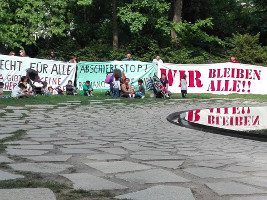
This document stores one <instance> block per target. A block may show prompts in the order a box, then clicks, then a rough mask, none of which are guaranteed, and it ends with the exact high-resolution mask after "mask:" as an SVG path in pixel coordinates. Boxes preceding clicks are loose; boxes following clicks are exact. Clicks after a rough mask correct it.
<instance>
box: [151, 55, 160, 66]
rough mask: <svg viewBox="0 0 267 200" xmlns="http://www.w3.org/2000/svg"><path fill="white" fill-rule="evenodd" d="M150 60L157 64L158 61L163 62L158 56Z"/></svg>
mask: <svg viewBox="0 0 267 200" xmlns="http://www.w3.org/2000/svg"><path fill="white" fill-rule="evenodd" d="M152 62H153V63H156V64H157V65H158V64H159V63H163V61H162V60H161V59H160V56H156V58H155V59H153V61H152Z"/></svg>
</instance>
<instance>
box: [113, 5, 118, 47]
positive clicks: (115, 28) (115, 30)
mask: <svg viewBox="0 0 267 200" xmlns="http://www.w3.org/2000/svg"><path fill="white" fill-rule="evenodd" d="M117 5H118V0H113V4H112V10H113V12H112V20H113V47H114V48H118V47H119V37H118V11H117Z"/></svg>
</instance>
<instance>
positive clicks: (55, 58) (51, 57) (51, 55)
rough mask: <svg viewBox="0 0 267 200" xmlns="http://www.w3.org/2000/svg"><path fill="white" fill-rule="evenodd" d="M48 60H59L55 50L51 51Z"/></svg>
mask: <svg viewBox="0 0 267 200" xmlns="http://www.w3.org/2000/svg"><path fill="white" fill-rule="evenodd" d="M48 60H57V57H56V54H55V52H54V51H51V52H50V56H49V57H48Z"/></svg>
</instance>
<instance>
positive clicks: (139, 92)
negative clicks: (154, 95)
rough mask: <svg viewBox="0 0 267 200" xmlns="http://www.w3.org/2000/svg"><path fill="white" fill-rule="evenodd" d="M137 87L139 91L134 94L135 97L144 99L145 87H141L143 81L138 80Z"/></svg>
mask: <svg viewBox="0 0 267 200" xmlns="http://www.w3.org/2000/svg"><path fill="white" fill-rule="evenodd" d="M138 85H139V89H138V91H137V92H136V93H135V96H136V97H139V98H141V99H143V98H145V92H146V91H145V87H144V85H143V80H141V79H139V80H138Z"/></svg>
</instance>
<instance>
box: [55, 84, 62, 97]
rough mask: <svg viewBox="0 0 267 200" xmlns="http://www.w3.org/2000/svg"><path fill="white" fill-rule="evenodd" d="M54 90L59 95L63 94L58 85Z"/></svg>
mask: <svg viewBox="0 0 267 200" xmlns="http://www.w3.org/2000/svg"><path fill="white" fill-rule="evenodd" d="M55 90H56V92H57V95H60V96H63V95H64V93H63V90H62V89H61V87H60V86H58V87H57V88H56V89H55Z"/></svg>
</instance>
